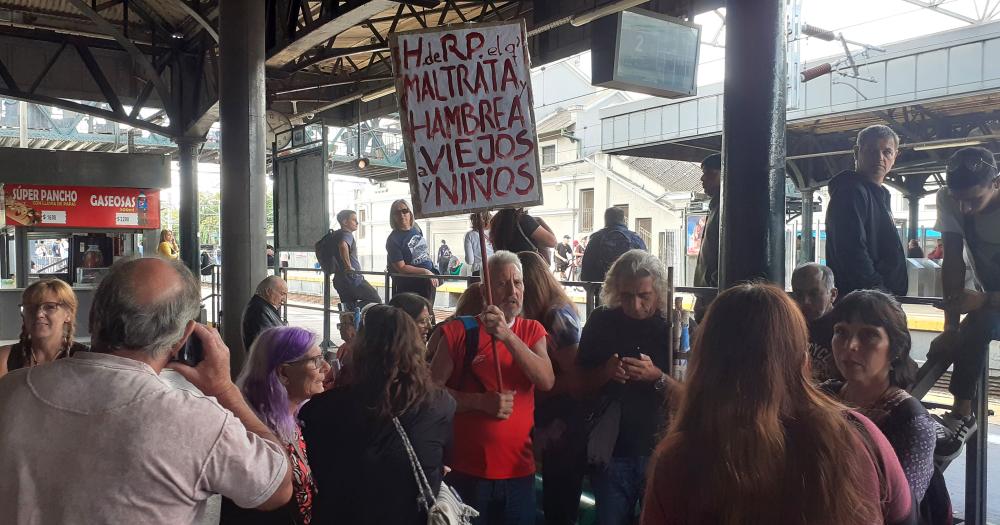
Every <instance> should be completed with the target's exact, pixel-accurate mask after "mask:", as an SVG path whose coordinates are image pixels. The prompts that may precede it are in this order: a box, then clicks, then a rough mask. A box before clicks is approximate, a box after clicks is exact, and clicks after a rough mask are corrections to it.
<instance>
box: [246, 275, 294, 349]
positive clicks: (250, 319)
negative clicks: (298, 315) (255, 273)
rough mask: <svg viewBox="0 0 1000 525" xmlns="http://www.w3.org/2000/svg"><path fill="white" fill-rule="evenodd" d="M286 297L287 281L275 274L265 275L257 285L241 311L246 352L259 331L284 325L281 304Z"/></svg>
mask: <svg viewBox="0 0 1000 525" xmlns="http://www.w3.org/2000/svg"><path fill="white" fill-rule="evenodd" d="M287 299H288V283H286V282H285V280H284V279H282V278H281V277H279V276H277V275H270V276H268V277H265V278H264V280H263V281H261V282H260V283H259V284H258V285H257V291H256V293H254V295H253V297H251V298H250V302H249V303H248V304H247V309H246V310H244V311H243V348H245V349H246V350H247V351H248V352H249V351H250V345H252V344H253V342H254V340H256V339H257V336H258V335H260V333H261V332H263V331H264V330H267V329H268V328H274V327H276V326H286V325H287V323H285V322H284V321H282V320H281V311H280V310H278V309H279V308H281V305H282V304H284V303H285V301H286V300H287Z"/></svg>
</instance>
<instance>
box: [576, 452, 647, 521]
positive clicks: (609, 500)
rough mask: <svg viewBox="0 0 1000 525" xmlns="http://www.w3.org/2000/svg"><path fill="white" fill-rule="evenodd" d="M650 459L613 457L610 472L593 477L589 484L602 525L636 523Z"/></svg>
mask: <svg viewBox="0 0 1000 525" xmlns="http://www.w3.org/2000/svg"><path fill="white" fill-rule="evenodd" d="M647 464H649V456H640V457H625V458H619V457H613V458H611V462H610V463H609V464H608V468H607V470H604V471H597V472H594V473H593V474H591V476H590V484H591V485H592V486H593V489H594V499H595V500H597V523H598V524H599V525H629V524H630V523H636V522H637V520H636V513H635V507H636V504H637V503H639V502H640V501H641V500H642V493H643V490H644V488H645V485H646V465H647Z"/></svg>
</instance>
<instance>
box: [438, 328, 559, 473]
mask: <svg viewBox="0 0 1000 525" xmlns="http://www.w3.org/2000/svg"><path fill="white" fill-rule="evenodd" d="M441 330H442V333H443V334H444V337H445V339H446V340H447V341H448V353H449V354H450V355H451V362H452V363H453V365H454V367H453V368H452V372H451V377H449V378H448V387H449V388H452V389H454V390H457V391H459V392H483V391H484V390H483V389H484V388H485V389H486V391H491V392H492V391H496V389H497V374H496V366H495V365H494V360H493V349H492V347H491V344H490V336H489V335H488V334H487V333H486V329H485V328H483V326H482V324H480V326H479V353H477V354H476V357H475V358H474V359H473V361H472V365H471V367H470V368H471V371H470V372H471V374H466V372H465V371H464V370H463V367H464V364H465V326H464V325H463V324H462V323H461V322H460V321H452V322H449V323H448V324H446V325H445V326H443V327H442V328H441ZM511 331H513V332H514V334H515V335H516V336H517V337H519V338H520V339H521V340H522V341H524V344H526V345H528V347H529V348H530V347H532V346H534V345H535V343H537V342H538V341H539V340H541V339H543V338H544V337H545V328H543V327H542V325H541V324H540V323H539V322H538V321H533V320H530V319H522V318H520V317H518V318H517V319H516V320H515V321H514V326H512V327H511ZM496 349H497V353H498V354H499V355H500V373H501V374H502V375H503V387H504V390H506V391H512V390H513V391H514V411H513V413H511V415H510V417H509V418H508V419H505V420H504V419H497V418H495V417H493V416H491V415H489V414H484V413H483V412H479V411H468V412H457V413H455V423H454V432H455V435H454V439H453V445H452V461H451V463H450V465H449V466H450V467H451V468H452V469H454V470H455V471H457V472H461V473H462V474H466V475H469V476H475V477H477V478H483V479H511V478H520V477H524V476H530V475H532V474H534V473H535V456H534V454H533V453H532V450H531V428H532V426H533V425H534V420H535V385H534V384H533V383H532V382H531V381H529V380H528V378H527V376H525V375H524V372H522V371H521V369H520V367H518V366H517V365H516V364H515V363H514V357H513V356H512V355H511V353H510V351H509V350H508V349H507V347H506V346H505V345H504V344H503V343H501V342H499V341H497V344H496Z"/></svg>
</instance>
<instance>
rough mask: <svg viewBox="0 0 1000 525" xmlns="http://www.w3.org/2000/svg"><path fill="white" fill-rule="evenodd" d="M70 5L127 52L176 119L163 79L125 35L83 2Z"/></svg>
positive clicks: (168, 111) (79, 1) (73, 0)
mask: <svg viewBox="0 0 1000 525" xmlns="http://www.w3.org/2000/svg"><path fill="white" fill-rule="evenodd" d="M66 1H67V2H69V3H70V4H73V6H74V7H76V8H77V9H78V10H79V11H80V12H81V13H83V14H85V15H86V16H87V18H90V19H91V21H93V22H94V24H96V25H97V27H98V28H100V29H101V31H103V32H104V33H106V34H109V35H111V36H112V37H114V39H115V41H116V42H118V44H119V45H121V46H122V47H123V48H124V49H125V51H127V52H128V54H129V56H131V57H132V60H134V61H135V63H136V65H137V66H139V72H140V73H141V74H142V76H143V77H144V78H145V79H146V80H147V81H148V82H152V83H153V85H154V86H155V87H156V93H157V95H159V96H160V101H161V102H162V103H163V106H164V108H167V114H168V115H170V116H171V117H176V115H175V112H174V103H173V99H172V98H171V97H170V90H169V89H167V84H166V83H165V82H163V79H162V78H161V77H160V75H159V74H157V73H156V69H155V68H153V65H152V64H150V62H149V59H147V58H146V55H144V54H143V53H142V52H141V51H139V49H138V48H137V47H135V44H133V43H132V41H131V40H129V39H128V38H125V35H123V34H122V33H121V31H119V30H118V28H116V27H115V26H113V25H111V23H110V22H108V21H107V20H105V19H104V18H103V17H102V16H101V15H100V14H99V13H98V12H97V11H94V10H93V9H92V8H91V7H90V6H89V5H87V4H86V2H84V1H83V0H66ZM170 120H171V122H174V121H176V118H171V119H170Z"/></svg>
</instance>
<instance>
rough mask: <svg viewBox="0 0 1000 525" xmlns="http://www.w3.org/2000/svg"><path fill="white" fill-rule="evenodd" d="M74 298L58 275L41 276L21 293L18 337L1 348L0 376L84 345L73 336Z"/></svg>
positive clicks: (46, 361)
mask: <svg viewBox="0 0 1000 525" xmlns="http://www.w3.org/2000/svg"><path fill="white" fill-rule="evenodd" d="M76 309H77V300H76V294H75V293H73V289H72V288H70V287H69V285H68V284H66V283H65V282H63V281H60V280H59V279H44V280H41V281H38V282H36V283H34V284H32V285H31V286H29V287H27V288H25V289H24V293H22V294H21V337H20V341H18V342H17V343H14V344H13V345H10V346H4V347H2V348H0V377H2V376H4V375H5V374H7V372H10V371H12V370H17V369H18V368H28V367H32V366H35V365H42V364H45V363H49V362H52V361H55V360H56V359H60V358H63V357H69V356H71V355H73V354H75V353H76V352H81V351H82V352H86V351H87V347H86V346H84V345H82V344H80V343H77V342H75V341H74V340H73V334H74V333H75V332H76Z"/></svg>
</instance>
